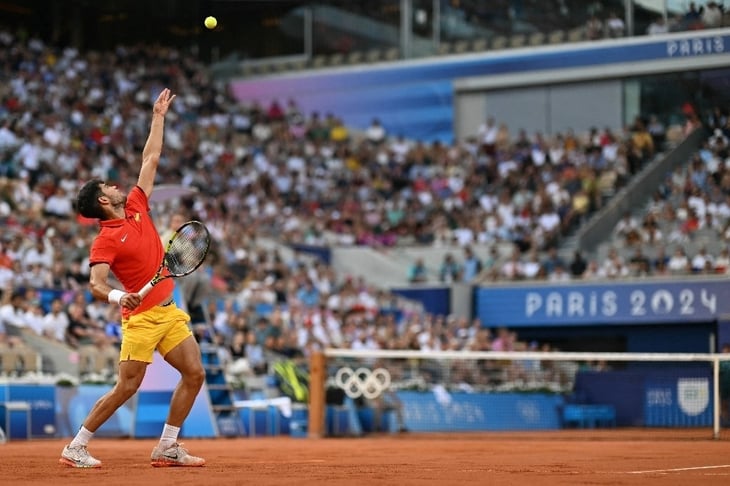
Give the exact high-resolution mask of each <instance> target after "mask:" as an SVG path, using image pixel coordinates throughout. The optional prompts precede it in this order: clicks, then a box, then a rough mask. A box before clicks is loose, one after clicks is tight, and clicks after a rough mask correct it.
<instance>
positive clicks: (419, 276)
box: [408, 258, 428, 284]
mask: <svg viewBox="0 0 730 486" xmlns="http://www.w3.org/2000/svg"><path fill="white" fill-rule="evenodd" d="M427 281H428V269H427V268H426V264H425V263H424V262H423V258H417V259H416V260H415V261H414V262H413V263H412V264H411V266H410V267H409V268H408V282H409V283H412V284H417V283H425V282H427Z"/></svg>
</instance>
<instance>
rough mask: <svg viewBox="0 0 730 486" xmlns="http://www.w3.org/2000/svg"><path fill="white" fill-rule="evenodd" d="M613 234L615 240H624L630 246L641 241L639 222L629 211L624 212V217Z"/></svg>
mask: <svg viewBox="0 0 730 486" xmlns="http://www.w3.org/2000/svg"><path fill="white" fill-rule="evenodd" d="M613 234H614V238H621V239H623V240H624V242H625V243H626V245H628V246H630V245H634V244H636V243H638V242H640V241H641V232H640V227H639V222H638V221H637V220H636V218H635V217H634V216H633V215H632V214H631V212H629V211H624V214H623V217H622V218H621V219H620V220H619V222H618V223H616V227H615V228H614V230H613Z"/></svg>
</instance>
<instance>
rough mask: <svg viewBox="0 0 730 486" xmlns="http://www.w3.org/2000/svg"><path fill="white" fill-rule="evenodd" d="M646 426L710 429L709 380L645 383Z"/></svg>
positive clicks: (710, 399) (660, 380) (696, 378)
mask: <svg viewBox="0 0 730 486" xmlns="http://www.w3.org/2000/svg"><path fill="white" fill-rule="evenodd" d="M645 392H646V393H645V397H644V399H645V401H644V417H645V419H646V423H645V425H647V426H654V427H710V426H711V425H712V406H711V404H712V400H713V398H712V396H713V394H712V387H711V386H710V379H709V378H708V377H690V378H673V379H672V378H666V379H654V380H650V381H648V382H647V383H646V390H645Z"/></svg>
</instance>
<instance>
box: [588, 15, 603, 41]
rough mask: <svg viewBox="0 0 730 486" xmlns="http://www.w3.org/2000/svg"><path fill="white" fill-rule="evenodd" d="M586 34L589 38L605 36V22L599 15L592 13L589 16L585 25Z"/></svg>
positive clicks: (595, 38) (594, 38)
mask: <svg viewBox="0 0 730 486" xmlns="http://www.w3.org/2000/svg"><path fill="white" fill-rule="evenodd" d="M585 32H586V34H585V36H586V39H588V40H598V39H602V38H603V34H604V30H603V22H601V19H599V18H598V15H595V14H593V15H591V16H590V17H589V18H588V21H587V22H586V26H585Z"/></svg>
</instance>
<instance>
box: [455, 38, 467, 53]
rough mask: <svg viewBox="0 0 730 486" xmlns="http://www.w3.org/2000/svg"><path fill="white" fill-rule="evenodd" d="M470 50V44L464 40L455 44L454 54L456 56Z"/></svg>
mask: <svg viewBox="0 0 730 486" xmlns="http://www.w3.org/2000/svg"><path fill="white" fill-rule="evenodd" d="M468 50H469V42H468V41H465V40H462V41H458V42H457V43H456V44H454V53H455V54H463V53H464V52H466V51H468Z"/></svg>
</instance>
